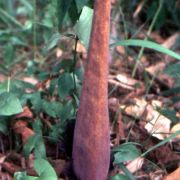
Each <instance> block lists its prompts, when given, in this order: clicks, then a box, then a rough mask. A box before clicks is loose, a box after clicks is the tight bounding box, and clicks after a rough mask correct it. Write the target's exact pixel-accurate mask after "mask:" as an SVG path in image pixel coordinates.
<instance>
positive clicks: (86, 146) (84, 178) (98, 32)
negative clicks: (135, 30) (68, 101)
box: [73, 0, 110, 180]
mask: <svg viewBox="0 0 180 180" xmlns="http://www.w3.org/2000/svg"><path fill="white" fill-rule="evenodd" d="M109 19H110V0H95V4H94V17H93V27H92V32H91V38H90V46H89V51H88V62H87V66H86V70H85V75H84V82H83V88H82V94H81V99H80V107H79V111H78V114H77V120H76V125H75V132H74V142H73V168H74V171H75V174H76V176H77V178H78V179H80V180H105V179H106V178H107V174H108V168H109V161H110V147H109V145H110V139H109V117H108V102H107V100H108V97H107V75H108V53H109V27H110V25H109Z"/></svg>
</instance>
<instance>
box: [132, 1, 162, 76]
mask: <svg viewBox="0 0 180 180" xmlns="http://www.w3.org/2000/svg"><path fill="white" fill-rule="evenodd" d="M163 2H164V0H159V6H158V8H157V11H156V13H155V15H154V18H153V20H152V22H151V24H150V27H149V30H148V32H147V36H146V37H145V38H144V40H147V39H148V37H149V36H150V34H151V32H152V29H153V27H154V25H155V22H156V20H157V18H158V16H159V13H160V11H161V8H162V5H163ZM143 53H144V47H142V48H141V49H140V51H139V54H138V57H137V59H136V64H135V66H134V68H133V72H132V77H134V76H135V75H136V71H137V68H138V66H139V63H140V61H141V58H142V56H143Z"/></svg>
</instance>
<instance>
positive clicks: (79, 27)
mask: <svg viewBox="0 0 180 180" xmlns="http://www.w3.org/2000/svg"><path fill="white" fill-rule="evenodd" d="M92 18H93V10H92V9H91V8H89V7H87V6H85V7H84V8H83V10H82V12H81V15H80V18H79V21H78V22H77V24H76V25H75V31H76V34H77V36H78V38H79V39H80V41H81V42H82V44H84V46H85V47H86V48H87V49H88V46H89V38H90V34H91V25H92Z"/></svg>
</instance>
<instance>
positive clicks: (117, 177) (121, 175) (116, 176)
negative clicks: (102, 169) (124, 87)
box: [110, 174, 130, 180]
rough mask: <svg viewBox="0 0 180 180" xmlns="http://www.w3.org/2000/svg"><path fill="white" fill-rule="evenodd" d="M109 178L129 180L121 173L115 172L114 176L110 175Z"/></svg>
mask: <svg viewBox="0 0 180 180" xmlns="http://www.w3.org/2000/svg"><path fill="white" fill-rule="evenodd" d="M110 180H130V179H129V178H128V177H127V176H125V175H123V174H116V175H115V176H113V177H111V179H110Z"/></svg>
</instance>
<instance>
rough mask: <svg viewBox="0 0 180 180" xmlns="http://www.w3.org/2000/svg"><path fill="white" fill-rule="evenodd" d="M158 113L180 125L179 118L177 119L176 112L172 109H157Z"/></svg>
mask: <svg viewBox="0 0 180 180" xmlns="http://www.w3.org/2000/svg"><path fill="white" fill-rule="evenodd" d="M157 110H158V112H159V113H160V114H162V115H164V116H166V117H167V118H168V119H170V120H171V121H172V122H173V123H174V124H175V123H178V121H179V120H178V118H177V117H176V111H175V110H174V109H170V108H157Z"/></svg>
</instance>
